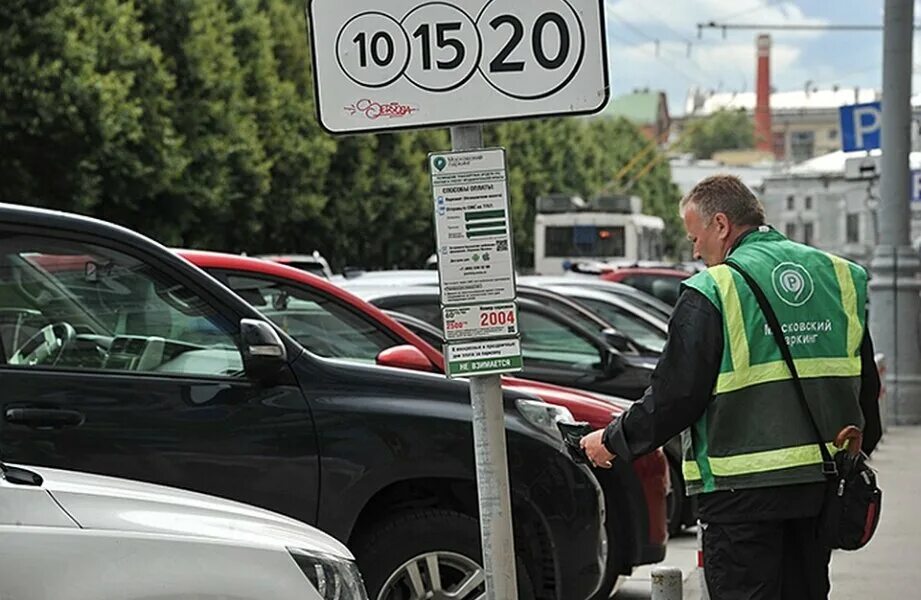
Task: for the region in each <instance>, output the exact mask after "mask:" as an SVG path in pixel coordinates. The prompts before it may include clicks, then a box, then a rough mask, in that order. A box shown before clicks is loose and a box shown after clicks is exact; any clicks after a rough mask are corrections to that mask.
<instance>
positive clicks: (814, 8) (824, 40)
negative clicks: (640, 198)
mask: <svg viewBox="0 0 921 600" xmlns="http://www.w3.org/2000/svg"><path fill="white" fill-rule="evenodd" d="M606 3H607V20H608V45H609V59H610V64H611V84H612V87H613V95H615V96H616V95H620V94H623V93H628V92H630V91H632V90H634V89H637V88H645V87H649V88H650V89H661V90H664V91H665V92H666V94H667V95H668V100H669V107H670V111H671V113H672V114H673V115H681V114H684V102H685V98H686V97H687V92H688V89H689V88H691V87H693V86H698V87H701V88H703V89H713V90H722V91H749V92H750V91H754V89H755V36H756V35H757V33H758V32H757V31H727V33H726V37H725V39H724V38H723V34H722V32H721V31H717V30H707V29H705V30H703V37H702V38H699V37H698V33H697V23H699V22H708V21H716V22H719V23H754V24H774V23H809V24H827V23H835V24H877V25H881V24H882V19H883V5H884V2H883V0H795V1H792V0H606ZM918 4H921V2H918V1H916V5H918ZM919 20H921V14H919V7H918V6H916V8H915V21H916V22H917V21H919ZM769 33H770V34H771V36H772V39H773V48H772V52H771V71H772V73H771V77H772V84H773V86H774V87H775V88H776V89H777V90H781V91H787V90H801V89H804V87H805V86H806V85H807V82H810V83H809V85H810V87H820V88H830V87H832V86H833V85H836V84H837V85H838V86H841V87H854V86H860V87H872V88H876V89H879V88H881V87H882V33H881V32H828V31H808V32H784V31H771V32H769ZM688 43H690V57H689V56H688ZM919 44H921V39H919V38H918V37H917V36H916V37H915V56H916V60H915V64H916V69H918V66H917V65H918V63H919V62H921V61H919V60H917V58H918V57H921V49H919V48H918V46H919ZM657 46H658V53H657V52H656V48H657ZM918 82H919V78H918V75H917V73H916V76H915V91H916V92H917V90H918Z"/></svg>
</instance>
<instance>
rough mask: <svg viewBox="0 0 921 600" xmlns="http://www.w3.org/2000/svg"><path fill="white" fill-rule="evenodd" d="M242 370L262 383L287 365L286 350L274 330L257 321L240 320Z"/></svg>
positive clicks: (263, 322) (266, 324)
mask: <svg viewBox="0 0 921 600" xmlns="http://www.w3.org/2000/svg"><path fill="white" fill-rule="evenodd" d="M240 339H241V342H242V346H243V368H244V369H245V370H246V374H247V375H249V376H250V377H252V378H253V379H256V380H259V381H264V380H266V379H270V378H271V377H273V376H274V375H275V374H276V373H278V372H279V371H281V370H282V368H284V366H285V365H286V364H287V363H288V350H287V349H286V348H285V344H284V342H282V341H281V337H280V336H279V335H278V332H277V331H275V328H274V327H272V326H271V325H269V324H268V323H266V322H265V321H260V320H259V319H240Z"/></svg>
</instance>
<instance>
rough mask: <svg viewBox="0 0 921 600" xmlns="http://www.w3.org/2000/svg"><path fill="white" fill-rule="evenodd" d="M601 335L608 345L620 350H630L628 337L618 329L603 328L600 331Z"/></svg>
mask: <svg viewBox="0 0 921 600" xmlns="http://www.w3.org/2000/svg"><path fill="white" fill-rule="evenodd" d="M601 335H602V336H603V337H604V341H605V342H607V343H608V345H610V346H611V347H612V348H617V349H618V350H620V351H621V352H629V351H630V339H629V338H627V336H625V335H624V334H622V333H620V332H619V331H617V330H614V329H605V330H604V331H602V332H601Z"/></svg>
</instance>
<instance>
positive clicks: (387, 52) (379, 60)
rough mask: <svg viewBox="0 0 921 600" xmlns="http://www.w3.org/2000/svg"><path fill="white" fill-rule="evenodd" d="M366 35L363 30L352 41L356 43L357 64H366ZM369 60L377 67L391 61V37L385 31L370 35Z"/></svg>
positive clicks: (364, 65) (384, 65) (365, 65)
mask: <svg viewBox="0 0 921 600" xmlns="http://www.w3.org/2000/svg"><path fill="white" fill-rule="evenodd" d="M367 40H368V36H367V35H366V34H365V32H364V31H362V32H361V33H359V34H358V35H356V36H355V39H353V40H352V41H353V42H355V43H356V44H358V64H359V65H361V66H362V67H367V66H368V43H367ZM382 41H383V42H384V51H383V53H382V52H381V44H380V43H381V42H382ZM371 60H373V61H374V63H375V64H376V65H377V66H379V67H386V66H387V65H389V64H390V63H391V62H392V61H393V38H392V37H390V34H389V33H387V32H386V31H378V32H377V33H375V34H374V35H372V36H371Z"/></svg>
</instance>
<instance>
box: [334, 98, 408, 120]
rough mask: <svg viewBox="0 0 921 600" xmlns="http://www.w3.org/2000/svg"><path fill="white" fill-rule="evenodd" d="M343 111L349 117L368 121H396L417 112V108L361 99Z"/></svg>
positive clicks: (400, 103)
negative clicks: (363, 117) (365, 118)
mask: <svg viewBox="0 0 921 600" xmlns="http://www.w3.org/2000/svg"><path fill="white" fill-rule="evenodd" d="M345 110H346V111H347V112H348V113H349V114H350V115H358V114H361V115H364V116H365V117H367V118H368V119H371V120H372V121H373V120H376V119H381V118H388V119H397V118H400V117H406V116H409V115H411V114H413V113H415V112H418V111H419V107H418V106H413V105H412V104H403V103H402V102H385V103H381V102H375V101H374V100H369V99H368V98H363V99H361V100H359V101H358V102H355V103H353V104H351V105H350V106H346V107H345Z"/></svg>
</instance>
